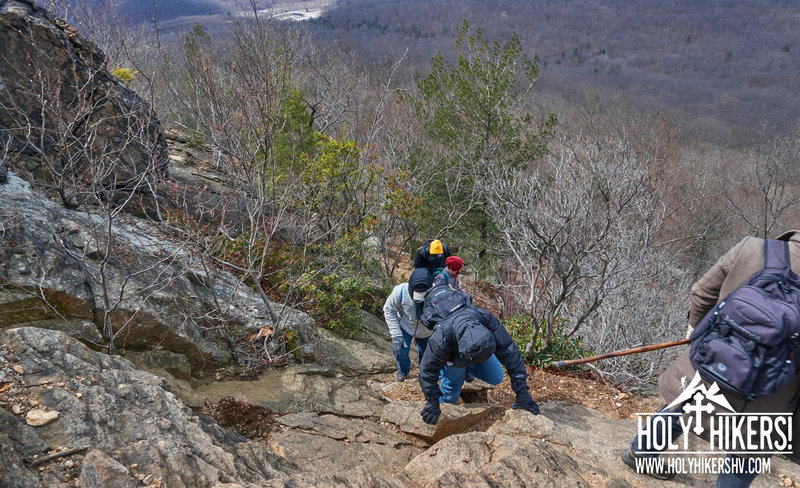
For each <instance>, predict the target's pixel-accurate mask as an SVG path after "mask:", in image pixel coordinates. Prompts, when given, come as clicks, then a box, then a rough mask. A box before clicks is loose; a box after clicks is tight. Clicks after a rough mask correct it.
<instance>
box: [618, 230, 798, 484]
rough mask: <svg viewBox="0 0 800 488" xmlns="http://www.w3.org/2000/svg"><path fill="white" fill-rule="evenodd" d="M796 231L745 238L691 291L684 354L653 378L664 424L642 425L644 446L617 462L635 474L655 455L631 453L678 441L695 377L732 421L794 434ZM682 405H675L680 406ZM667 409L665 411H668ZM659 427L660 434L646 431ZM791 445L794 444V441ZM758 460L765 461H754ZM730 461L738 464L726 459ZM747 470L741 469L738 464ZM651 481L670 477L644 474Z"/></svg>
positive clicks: (722, 480) (743, 476)
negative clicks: (789, 426)
mask: <svg viewBox="0 0 800 488" xmlns="http://www.w3.org/2000/svg"><path fill="white" fill-rule="evenodd" d="M798 271H800V231H798V230H793V231H789V232H786V233H784V234H782V235H780V236H779V237H778V238H777V239H776V240H771V239H759V238H756V237H746V238H744V239H743V240H742V241H740V242H739V243H738V244H736V245H735V246H734V247H733V248H731V249H730V250H729V251H728V252H727V253H725V254H724V255H723V256H722V257H721V258H720V259H719V260H718V261H717V263H716V264H715V265H714V266H712V267H711V269H709V270H708V271H707V272H706V273H705V275H703V277H702V278H700V279H699V280H698V281H697V282H696V283H695V284H694V285H693V286H692V292H691V302H690V307H689V327H690V339H691V345H690V347H689V348H688V349H687V350H685V351H684V352H683V354H681V356H679V357H678V359H676V360H675V362H674V363H673V364H672V365H671V366H670V367H668V368H667V370H666V371H665V372H664V373H663V374H662V375H661V377H660V378H659V387H660V390H661V395H662V396H663V397H664V400H666V402H667V404H666V406H665V407H664V408H662V410H661V412H660V413H659V415H660V416H663V418H664V419H665V420H666V421H665V422H661V423H659V422H654V421H653V419H651V420H650V424H649V427H650V428H648V430H647V432H648V434H647V435H649V436H652V439H644V440H645V441H648V440H649V441H650V442H640V441H642V440H643V439H640V437H641V436H637V437H636V438H634V440H633V442H632V443H631V446H630V447H629V448H626V449H624V450H623V451H622V454H621V457H622V461H623V462H625V464H627V465H628V466H630V467H631V468H633V469H636V459H637V458H645V457H655V456H658V455H659V454H660V453H659V452H656V451H648V452H642V451H638V452H637V451H636V449H637V447H636V446H641V445H659V446H660V445H665V443H664V441H665V440H666V439H665V437H667V433H666V432H664V430H667V429H668V427H667V425H668V424H671V425H672V428H671V429H669V430H671V435H672V438H671V439H669V440H670V441H675V440H676V439H677V438H678V437H680V435H681V433H682V429H681V428H680V425H679V424H678V423H679V422H680V419H681V415H677V414H678V413H682V412H681V411H680V410H679V409H682V408H683V406H684V405H685V404H686V403H685V402H683V400H682V397H686V395H684V394H683V390H684V387H685V381H686V378H693V377H694V376H695V373H697V374H699V376H700V378H702V380H703V381H704V384H705V387H706V388H708V387H709V384H711V383H716V384H717V386H718V387H720V388H721V390H720V392H721V393H722V394H723V396H724V398H725V400H727V402H728V404H729V405H730V406H731V407H732V409H733V410H734V411H735V412H736V413H748V414H756V413H765V414H767V413H769V414H784V415H793V416H794V418H793V419H792V420H793V422H792V423H793V425H794V427H795V428H794V431H795V433H796V431H797V428H796V427H797V423H798V420H800V419H798V418H797V407H798V397H800V374H798V359H800V277H799V276H798V275H797V274H796V273H797V272H798ZM682 402H683V403H682ZM670 405H671V408H670ZM684 411H686V410H685V409H684ZM656 425H659V426H661V428H654V426H656ZM794 441H795V443H796V442H797V439H794ZM758 456H759V457H764V456H765V455H763V454H759V455H758ZM727 457H728V459H726V461H729V462H730V463H731V464H733V463H732V461H734V460H736V458H737V457H738V456H737V455H736V454H728V455H727ZM738 465H739V466H748V463H738ZM647 474H649V475H650V476H653V477H655V478H658V479H671V478H672V477H673V476H674V474H675V473H673V472H668V471H665V470H663V471H661V472H648V473H647ZM757 475H758V472H755V471H750V470H748V469H742V470H740V471H734V470H731V471H730V472H720V474H719V475H718V477H717V482H716V486H717V487H720V488H722V487H724V488H747V487H749V486H750V484H751V483H752V482H753V480H754V479H755V477H756V476H757Z"/></svg>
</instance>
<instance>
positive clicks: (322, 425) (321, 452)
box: [0, 328, 800, 488]
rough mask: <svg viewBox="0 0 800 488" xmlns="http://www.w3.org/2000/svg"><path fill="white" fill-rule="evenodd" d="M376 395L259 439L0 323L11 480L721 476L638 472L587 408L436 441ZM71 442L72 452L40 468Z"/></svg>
mask: <svg viewBox="0 0 800 488" xmlns="http://www.w3.org/2000/svg"><path fill="white" fill-rule="evenodd" d="M298 374H304V375H306V376H311V375H317V376H320V377H322V376H323V372H322V371H321V370H320V369H319V368H317V369H316V370H313V369H309V370H306V371H305V372H303V373H299V372H298V371H295V372H291V373H289V372H287V375H289V376H297V375H298ZM390 376H391V375H384V377H390ZM328 377H329V378H330V379H336V380H338V381H341V383H339V384H338V386H339V387H340V388H342V387H344V385H345V384H346V383H347V382H348V378H346V377H344V376H340V377H338V378H337V377H336V376H335V375H333V376H331V375H330V374H329V375H328ZM380 378H381V377H376V380H375V381H376V383H377V382H379V380H380ZM362 381H363V380H362ZM389 381H391V380H389ZM355 383H356V384H354V385H351V388H352V392H353V393H356V392H359V391H360V392H361V394H364V392H376V391H378V390H380V388H379V385H377V384H376V385H370V384H369V382H368V381H366V382H363V383H360V384H359V383H357V382H355ZM334 391H335V388H334V389H332V390H329V392H328V393H329V394H333V392H334ZM285 394H286V395H287V396H290V395H295V394H296V392H295V391H286V392H285ZM371 395H373V393H369V394H367V395H366V397H371ZM248 400H249V401H251V402H252V403H256V402H255V401H254V400H253V399H251V398H248ZM362 400H363V399H362ZM354 401H355V399H354ZM374 402H375V405H374V406H373V407H372V409H369V408H368V409H365V410H363V411H358V410H357V409H355V408H352V407H351V408H349V409H346V408H341V409H340V410H341V411H340V412H339V413H319V412H315V411H312V410H311V409H313V408H318V407H315V405H320V404H319V403H316V404H315V403H313V402H305V403H304V402H296V403H294V404H293V406H292V404H290V403H285V404H284V405H285V408H292V409H293V410H292V411H290V412H289V413H288V414H286V415H283V416H281V417H279V418H278V420H277V422H278V423H279V425H280V427H279V428H276V429H274V431H273V432H272V437H271V439H270V440H269V442H267V443H264V444H258V443H255V442H253V441H250V440H248V439H245V438H243V437H242V436H240V435H238V434H236V433H234V432H233V431H231V430H227V429H224V428H221V427H220V426H219V425H217V424H216V423H215V422H214V421H213V420H212V419H210V418H209V417H206V416H204V415H202V414H197V413H195V412H193V411H192V410H190V409H189V408H187V407H186V406H185V405H184V404H183V403H182V402H181V401H180V400H179V399H178V398H177V397H176V396H175V395H173V394H172V393H171V392H169V391H168V389H167V385H166V382H165V381H164V380H163V379H161V378H159V377H156V376H154V375H151V374H149V373H145V372H142V371H138V370H136V369H135V368H134V367H133V365H132V364H131V363H130V362H129V361H127V360H126V359H124V358H121V357H114V356H107V355H105V354H102V353H98V352H94V351H91V350H90V349H88V348H87V347H85V346H84V345H82V344H81V343H79V342H77V341H76V340H74V339H72V338H70V337H69V336H67V335H66V334H64V333H61V332H53V331H49V330H45V329H40V328H18V329H11V330H7V331H4V332H0V485H2V486H9V487H31V488H34V487H38V486H48V487H67V486H91V487H144V486H170V487H199V488H205V487H208V488H212V487H213V488H222V487H226V488H250V487H256V486H258V487H285V486H294V487H298V488H305V487H372V486H382V487H393V488H422V487H450V486H459V487H466V488H471V487H481V488H484V487H486V488H488V487H494V486H502V487H541V486H546V487H554V488H560V487H566V486H576V487H583V486H597V487H660V486H665V487H667V486H696V487H701V486H711V485H713V482H714V480H713V476H711V475H691V476H688V475H679V476H678V477H677V478H676V479H675V480H674V481H672V482H662V481H658V480H655V479H653V478H650V477H647V476H643V475H638V474H636V473H635V472H634V471H632V470H631V469H629V468H628V467H627V466H626V465H624V464H623V463H622V462H621V461H620V460H619V457H618V455H619V450H620V448H621V447H622V446H624V445H626V444H627V443H628V442H629V441H630V439H631V436H632V434H633V432H635V429H636V426H635V421H634V420H630V419H628V420H623V421H614V420H609V419H607V418H605V417H603V416H602V415H600V414H599V413H598V412H596V411H594V410H590V409H587V408H585V407H581V406H576V405H572V404H568V403H562V402H548V403H542V404H541V408H542V414H541V415H538V416H534V415H531V414H529V413H528V412H525V411H523V410H506V411H505V412H504V414H503V416H502V417H501V418H500V419H499V420H497V421H496V422H495V423H494V424H493V425H491V426H490V427H488V429H486V430H485V431H482V430H473V431H466V432H465V431H464V430H463V429H462V431H461V432H462V433H458V434H452V435H447V436H445V437H443V438H442V439H441V440H439V441H438V442H435V443H434V444H433V445H430V444H429V442H432V440H429V441H425V440H423V439H421V438H420V436H418V435H407V434H406V433H404V432H402V431H401V430H399V429H398V424H396V423H395V422H399V423H405V422H407V421H408V420H403V418H404V415H403V414H399V415H395V416H391V415H387V416H386V417H385V419H384V421H383V422H378V420H377V418H375V416H374V413H369V410H374V409H376V408H377V406H378V405H380V404H383V405H387V404H389V403H391V402H389V401H388V400H387V399H380V398H374ZM345 403H346V402H345ZM420 406H421V404H403V403H400V405H398V409H399V410H405V411H407V412H413V411H418V408H419V407H420ZM453 407H454V408H452V409H447V412H446V414H447V415H448V416H451V417H453V418H452V420H453V421H454V422H457V419H456V417H457V415H459V414H458V411H459V409H464V410H465V413H464V415H465V416H467V417H468V416H470V415H475V412H474V410H476V409H479V408H482V407H480V406H471V405H469V404H468V405H463V406H453ZM34 409H35V410H41V411H44V412H58V418H57V419H55V420H53V421H51V422H50V423H48V424H45V425H41V426H37V427H33V426H30V425H28V424H27V423H26V421H25V417H26V414H27V413H28V412H29V411H31V410H34ZM443 412H444V411H443ZM410 415H411V414H410V413H409V414H408V415H405V417H409V416H410ZM69 448H74V452H72V453H71V454H69V455H66V456H63V457H59V458H55V459H51V460H49V461H45V462H43V463H41V464H40V465H39V466H31V463H32V462H34V461H35V460H36V459H37V458H42V457H43V456H45V455H51V454H54V453H57V452H63V451H64V450H66V449H69ZM798 479H800V469H798V466H797V465H794V464H791V463H788V462H787V461H785V460H782V459H773V460H772V471H771V473H770V474H767V475H762V476H760V477H758V478H757V479H756V481H755V483H754V484H753V485H752V486H753V487H755V488H765V487H767V486H776V485H777V484H778V483H782V484H783V486H790V485H791V484H792V481H791V480H798ZM786 483H789V484H788V485H787V484H786Z"/></svg>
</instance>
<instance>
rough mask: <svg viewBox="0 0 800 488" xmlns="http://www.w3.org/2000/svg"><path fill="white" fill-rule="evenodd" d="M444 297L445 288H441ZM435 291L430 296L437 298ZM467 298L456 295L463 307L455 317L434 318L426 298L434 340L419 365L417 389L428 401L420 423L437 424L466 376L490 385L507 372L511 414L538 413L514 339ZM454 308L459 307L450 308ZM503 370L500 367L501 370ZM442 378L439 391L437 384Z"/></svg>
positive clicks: (452, 401) (429, 340) (489, 313)
mask: <svg viewBox="0 0 800 488" xmlns="http://www.w3.org/2000/svg"><path fill="white" fill-rule="evenodd" d="M438 288H439V289H440V291H441V289H442V288H446V287H438ZM436 290H437V288H436V287H435V288H434V289H432V290H431V292H430V293H429V295H430V294H433V293H434V292H436ZM458 294H463V295H466V293H464V292H456V293H454V294H452V295H456V296H455V298H453V299H452V300H450V301H449V303H450V304H451V305H452V304H456V303H457V302H459V301H460V302H461V305H460V306H457V307H456V308H455V310H454V311H452V312H451V313H447V312H446V311H447V310H450V309H452V307H450V308H449V309H445V312H444V313H441V314H436V313H433V314H431V313H430V310H429V309H430V308H431V307H430V306H429V303H430V300H428V298H426V301H425V307H426V311H427V312H428V314H427V315H426V314H425V313H423V317H426V318H427V321H428V322H427V324H428V326H433V327H434V331H433V335H431V336H430V338H429V339H428V349H427V350H426V351H425V356H423V358H422V363H421V364H420V367H419V369H420V373H419V384H420V386H421V387H422V392H423V394H424V395H425V400H426V402H427V403H426V405H425V408H424V409H423V410H422V412H421V415H422V419H423V420H424V421H425V422H427V423H429V424H435V423H436V422H437V421H438V419H439V414H440V413H441V410H440V408H439V403H440V402H444V403H453V404H454V403H457V402H458V398H459V396H460V394H461V387H462V386H463V384H464V377H465V374H466V373H467V371H468V370H469V372H471V373H472V374H473V375H474V376H475V377H476V378H478V379H481V380H483V381H486V382H487V383H490V384H494V385H496V384H499V383H500V382H502V381H503V368H502V366H505V368H506V370H507V371H508V375H509V376H510V377H511V388H512V390H514V393H515V394H516V395H517V397H516V402H515V403H514V404H513V405H512V408H515V409H518V408H521V409H523V410H527V411H529V412H531V413H533V414H538V413H539V406H538V405H537V404H536V402H534V401H533V398H531V395H530V393H529V392H528V384H527V378H528V373H527V370H526V368H525V363H524V362H523V360H522V355H521V354H520V353H519V349H517V346H516V344H514V341H513V340H512V339H511V336H510V335H509V333H508V331H507V330H506V328H505V327H503V325H502V324H501V323H500V321H499V320H497V317H495V316H494V315H492V314H491V312H489V311H488V310H485V309H482V308H477V307H472V306H471V305H469V303H468V296H467V297H464V296H460V297H459V296H457V295H458ZM452 306H455V305H452ZM501 364H502V366H501ZM440 376H441V383H442V385H441V390H440V387H439V384H438V383H439V379H440Z"/></svg>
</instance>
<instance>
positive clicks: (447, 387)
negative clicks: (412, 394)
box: [439, 355, 503, 404]
mask: <svg viewBox="0 0 800 488" xmlns="http://www.w3.org/2000/svg"><path fill="white" fill-rule="evenodd" d="M467 371H469V373H470V374H471V375H472V376H474V377H476V378H478V379H479V380H481V381H485V382H487V383H489V384H490V385H499V384H500V383H502V382H503V365H501V364H500V361H499V360H498V359H497V356H495V355H492V357H490V358H489V359H487V360H486V361H484V362H482V363H478V364H473V365H472V366H467V367H466V368H454V367H452V366H445V367H444V368H442V372H441V373H439V378H441V380H442V381H441V385H440V387H439V389H440V390H441V391H442V396H441V397H440V398H439V402H441V403H452V404H456V403H458V399H459V397H461V387H462V386H464V376H465V375H466V374H467Z"/></svg>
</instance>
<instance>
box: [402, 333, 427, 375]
mask: <svg viewBox="0 0 800 488" xmlns="http://www.w3.org/2000/svg"><path fill="white" fill-rule="evenodd" d="M400 332H402V333H403V347H402V348H401V349H400V355H399V356H395V357H394V359H395V361H397V371H399V372H400V374H402V375H404V376H408V373H409V371H411V358H410V357H409V352H410V351H411V334H409V333H408V332H406V331H405V330H403V329H400ZM414 342H416V343H417V354H418V356H417V361H418V362H419V361H422V355H423V354H425V349H427V348H428V338H427V337H426V338H425V339H420V338H419V337H415V338H414Z"/></svg>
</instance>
